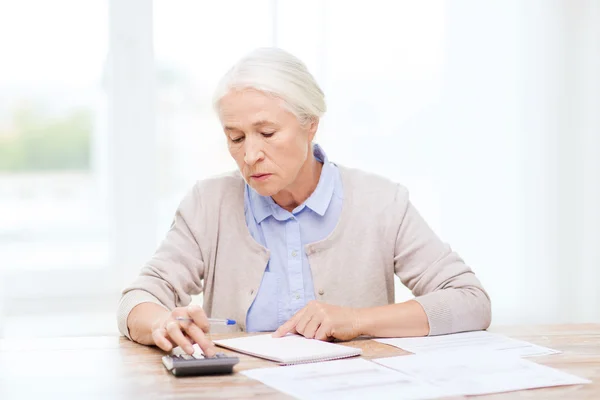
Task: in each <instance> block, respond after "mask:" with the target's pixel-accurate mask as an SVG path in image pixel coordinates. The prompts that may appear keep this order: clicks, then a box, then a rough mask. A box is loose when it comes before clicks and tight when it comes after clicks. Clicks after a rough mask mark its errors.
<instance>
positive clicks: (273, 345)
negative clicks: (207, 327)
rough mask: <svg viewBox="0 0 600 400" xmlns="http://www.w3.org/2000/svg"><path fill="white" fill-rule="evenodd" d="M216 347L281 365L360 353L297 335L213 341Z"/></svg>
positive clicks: (333, 358)
mask: <svg viewBox="0 0 600 400" xmlns="http://www.w3.org/2000/svg"><path fill="white" fill-rule="evenodd" d="M214 343H215V344H216V345H217V346H221V347H225V348H228V349H231V350H235V351H238V352H240V353H244V354H249V355H251V356H255V357H260V358H265V359H267V360H272V361H276V362H278V363H279V364H282V365H290V364H302V363H311V362H319V361H328V360H336V359H338V358H346V357H354V356H358V355H360V354H362V350H361V349H356V348H354V347H348V346H343V345H340V344H335V343H329V342H323V341H320V340H315V339H306V338H305V337H303V336H300V335H287V336H285V337H282V338H274V337H272V336H271V334H270V333H269V334H266V335H257V336H247V337H240V338H234V339H221V340H215V341H214Z"/></svg>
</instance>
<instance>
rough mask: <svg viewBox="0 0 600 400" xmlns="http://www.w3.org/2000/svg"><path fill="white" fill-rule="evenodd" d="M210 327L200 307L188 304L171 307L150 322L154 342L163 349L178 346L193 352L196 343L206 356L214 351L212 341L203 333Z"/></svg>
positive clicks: (189, 352)
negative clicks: (170, 309)
mask: <svg viewBox="0 0 600 400" xmlns="http://www.w3.org/2000/svg"><path fill="white" fill-rule="evenodd" d="M178 317H183V318H190V319H191V321H178V320H177V319H176V318H178ZM209 329H210V324H209V322H208V318H207V317H206V314H205V313H204V310H203V309H202V307H200V306H197V305H190V306H188V307H178V308H175V309H173V311H171V313H170V314H167V316H166V317H161V318H159V319H157V320H156V321H154V323H153V324H152V339H153V341H154V344H156V346H158V347H159V348H161V349H162V350H164V351H171V350H172V349H173V347H175V346H180V347H181V348H182V349H183V351H185V352H186V353H187V354H193V353H194V348H193V344H194V343H198V346H200V348H201V349H202V352H203V353H204V355H205V356H206V357H212V356H214V355H215V353H216V349H215V345H214V343H213V342H212V341H211V340H210V339H209V338H208V337H207V336H206V335H205V334H206V333H208V331H209Z"/></svg>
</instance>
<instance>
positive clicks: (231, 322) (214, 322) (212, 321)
mask: <svg viewBox="0 0 600 400" xmlns="http://www.w3.org/2000/svg"><path fill="white" fill-rule="evenodd" d="M175 319H176V320H177V321H188V322H192V321H193V319H191V318H185V317H176V318H175ZM208 322H209V323H210V324H211V325H235V321H234V320H233V319H219V318H209V319H208Z"/></svg>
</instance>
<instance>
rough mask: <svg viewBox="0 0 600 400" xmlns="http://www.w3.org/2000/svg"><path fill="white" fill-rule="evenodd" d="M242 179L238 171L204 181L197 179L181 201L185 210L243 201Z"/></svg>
mask: <svg viewBox="0 0 600 400" xmlns="http://www.w3.org/2000/svg"><path fill="white" fill-rule="evenodd" d="M243 188H244V178H242V176H241V174H240V173H239V171H237V170H236V171H230V172H226V173H223V174H220V175H215V176H212V177H209V178H205V179H199V180H197V181H196V183H195V184H194V185H193V186H192V187H191V189H190V190H189V191H188V193H187V194H186V196H185V197H184V199H183V200H182V206H183V207H185V208H198V207H199V206H204V207H207V206H208V208H210V207H211V206H214V205H222V204H223V203H224V202H229V203H236V202H239V201H242V202H243V201H244V192H243Z"/></svg>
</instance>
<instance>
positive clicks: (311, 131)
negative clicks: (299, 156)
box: [306, 117, 319, 142]
mask: <svg viewBox="0 0 600 400" xmlns="http://www.w3.org/2000/svg"><path fill="white" fill-rule="evenodd" d="M306 125H307V126H306V128H307V131H308V140H309V141H310V142H312V141H313V140H314V138H315V134H316V133H317V129H318V128H319V118H318V117H310V119H309V120H308V121H306Z"/></svg>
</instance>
